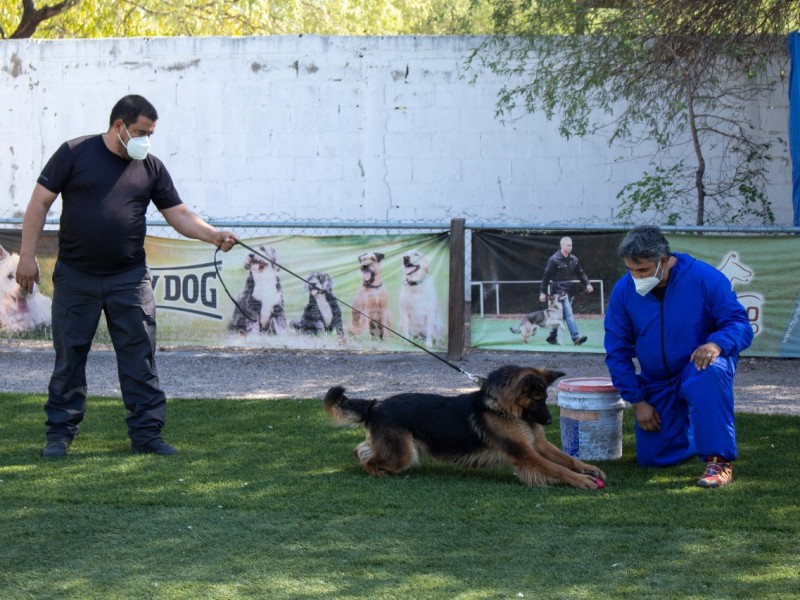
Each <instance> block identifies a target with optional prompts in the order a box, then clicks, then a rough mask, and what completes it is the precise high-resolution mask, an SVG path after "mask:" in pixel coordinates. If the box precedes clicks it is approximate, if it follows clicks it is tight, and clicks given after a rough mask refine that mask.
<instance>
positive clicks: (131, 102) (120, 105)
mask: <svg viewBox="0 0 800 600" xmlns="http://www.w3.org/2000/svg"><path fill="white" fill-rule="evenodd" d="M140 116H142V117H145V118H147V119H150V120H151V121H158V112H156V108H155V106H153V105H152V104H150V102H148V100H147V99H146V98H144V97H143V96H137V95H136V94H128V95H127V96H123V97H122V98H120V100H119V101H118V102H117V103H116V104H115V105H114V108H112V109H111V117H110V118H109V120H108V126H109V127H111V126H112V125H113V124H114V121H116V120H117V119H122V122H123V123H125V126H126V127H127V126H128V125H130V124H131V123H136V121H137V119H138V118H139V117H140Z"/></svg>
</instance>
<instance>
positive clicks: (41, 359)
mask: <svg viewBox="0 0 800 600" xmlns="http://www.w3.org/2000/svg"><path fill="white" fill-rule="evenodd" d="M53 357H54V354H53V351H52V349H50V348H49V345H48V344H46V343H42V342H20V341H16V340H0V391H5V392H28V393H39V394H43V393H46V391H47V383H48V380H49V378H50V373H51V370H52V367H53ZM157 361H158V369H159V373H160V376H161V383H162V386H163V387H164V390H165V391H166V393H167V396H168V397H170V398H234V399H235V398H322V396H323V395H324V394H325V392H326V391H327V389H328V388H329V387H330V386H332V385H343V386H344V387H346V388H347V389H348V390H349V391H350V392H352V393H353V394H354V395H356V394H357V395H362V396H365V397H382V396H386V395H389V394H393V393H398V392H407V391H413V390H424V391H433V392H439V393H445V394H448V393H456V392H459V391H469V390H472V389H474V385H473V384H472V382H471V381H470V380H469V379H467V377H466V376H464V375H463V374H462V373H459V372H458V371H456V370H454V369H451V368H450V367H448V366H447V365H445V364H444V363H442V362H440V361H438V360H436V359H434V358H433V357H431V356H428V355H427V354H424V353H421V352H419V353H417V352H415V353H394V354H353V353H339V352H336V353H303V352H294V351H276V350H231V349H227V348H226V349H217V348H214V349H209V348H204V349H162V350H161V351H160V352H159V353H158V356H157ZM456 364H457V365H458V366H459V367H460V368H462V369H464V370H465V371H467V372H470V373H475V374H478V375H483V374H486V373H488V372H489V371H491V370H492V369H494V368H496V367H499V366H501V365H505V364H527V365H535V366H540V367H547V368H551V369H558V370H560V371H563V372H565V373H566V374H567V376H568V377H599V376H607V371H606V368H605V363H604V361H603V355H601V354H570V353H541V354H540V353H536V354H534V353H527V354H526V353H522V352H513V353H505V352H493V351H471V352H469V353H467V354H466V356H465V357H464V360H462V361H459V362H457V363H456ZM797 375H798V361H797V360H796V359H777V358H743V359H742V360H741V361H740V363H739V370H738V373H737V375H736V382H735V388H736V410H737V411H738V412H746V413H764V414H787V415H800V380H799V378H798V376H797ZM87 379H88V384H89V391H90V393H91V394H92V395H96V396H118V395H119V383H118V381H117V373H116V358H115V355H114V353H113V351H111V350H109V349H106V348H98V349H95V350H93V351H92V353H91V354H90V355H89V362H88V365H87Z"/></svg>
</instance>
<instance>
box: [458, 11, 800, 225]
mask: <svg viewBox="0 0 800 600" xmlns="http://www.w3.org/2000/svg"><path fill="white" fill-rule="evenodd" d="M493 18H494V23H495V31H496V32H497V33H498V34H499V33H512V34H514V35H496V36H492V37H490V38H489V39H487V40H486V41H485V42H484V43H483V44H482V45H481V46H480V47H479V48H478V49H477V50H476V52H475V53H474V54H473V56H472V57H471V58H470V61H469V64H470V66H471V67H472V68H474V69H475V70H476V72H478V73H479V71H478V67H483V68H487V69H489V70H490V71H492V72H494V73H496V74H499V75H501V76H503V77H504V78H506V79H507V80H508V81H509V82H510V83H508V85H506V86H505V87H504V88H503V89H502V91H501V92H500V95H499V97H498V103H497V106H498V114H499V115H500V116H501V117H503V118H508V119H514V118H517V117H519V116H522V115H524V114H527V113H533V112H542V113H543V114H544V115H545V116H546V117H547V118H548V119H558V121H559V131H560V133H561V135H562V136H564V137H566V138H569V137H571V136H586V135H605V136H606V137H607V139H608V141H609V144H613V143H625V144H629V145H633V146H641V147H642V148H643V151H644V152H648V153H651V154H652V156H653V163H652V164H653V165H661V168H660V170H656V171H654V172H652V173H649V174H645V177H644V178H643V179H642V180H640V181H639V182H636V183H633V184H631V185H630V186H628V187H627V188H625V189H623V190H622V192H621V196H620V197H621V199H622V200H623V204H622V210H621V214H622V215H627V216H630V215H632V214H633V213H635V212H639V211H650V212H648V215H650V216H652V215H654V214H655V215H659V216H666V217H667V218H668V219H669V220H671V222H678V221H681V222H683V221H685V220H686V219H687V216H691V217H696V224H698V225H701V224H703V223H704V222H706V221H707V222H711V223H732V222H737V221H741V220H745V219H748V218H753V217H754V218H755V219H756V220H760V221H762V222H764V223H772V222H774V215H773V213H772V210H771V207H770V203H769V200H768V198H767V196H766V193H765V191H764V190H765V186H766V183H767V181H766V177H767V174H768V169H769V164H770V161H771V160H772V156H771V154H770V152H769V151H770V141H771V140H770V139H769V136H770V135H771V134H770V133H769V132H765V131H761V130H759V129H757V128H755V127H753V126H752V124H751V114H750V113H749V112H748V110H749V108H750V107H751V106H752V103H753V102H755V101H756V100H758V99H761V100H763V99H764V98H765V97H767V96H768V95H769V94H770V93H771V92H772V91H773V90H774V88H775V86H776V85H777V84H778V82H779V78H780V76H781V73H782V72H783V68H784V67H785V62H786V54H785V51H784V37H785V35H786V34H787V33H789V32H790V31H792V30H794V29H795V28H796V27H797V23H798V22H800V1H799V0H787V1H783V2H763V1H762V0H741V1H739V2H728V1H727V0H709V1H705V2H696V1H695V0H667V1H663V2H638V1H628V0H616V1H601V0H594V1H593V0H586V1H585V2H573V1H571V0H540V1H538V2H527V1H514V0H502V1H500V2H498V3H497V10H496V11H495V12H494V13H493ZM478 76H479V74H478V75H475V77H478ZM643 143H646V144H647V145H646V146H642V144H643ZM690 163H691V164H690ZM671 164H676V165H677V166H678V168H673V167H669V166H666V165H671ZM628 192H636V193H630V194H629V193H628ZM661 193H668V194H669V195H666V196H662V195H660V194H661ZM650 209H653V210H654V212H652V211H651V210H650Z"/></svg>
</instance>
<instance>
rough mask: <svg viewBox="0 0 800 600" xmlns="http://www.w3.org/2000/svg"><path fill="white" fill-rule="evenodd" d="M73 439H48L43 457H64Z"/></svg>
mask: <svg viewBox="0 0 800 600" xmlns="http://www.w3.org/2000/svg"><path fill="white" fill-rule="evenodd" d="M71 443H72V440H71V439H69V438H58V439H52V440H47V443H46V444H45V446H44V448H42V458H64V457H65V456H66V455H67V450H68V449H69V445H70V444H71Z"/></svg>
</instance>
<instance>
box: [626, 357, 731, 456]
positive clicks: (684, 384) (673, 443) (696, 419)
mask: <svg viewBox="0 0 800 600" xmlns="http://www.w3.org/2000/svg"><path fill="white" fill-rule="evenodd" d="M735 373H736V365H735V361H732V360H730V359H729V358H724V357H722V356H720V357H718V358H717V359H716V360H715V361H714V364H713V365H711V366H709V367H708V368H707V369H705V370H703V371H700V370H698V369H697V367H695V366H694V363H691V362H690V363H688V364H687V365H686V367H685V368H684V369H683V372H682V373H681V374H680V375H678V376H677V377H675V378H674V379H672V380H670V381H645V382H644V386H645V389H646V390H647V401H648V402H649V403H650V404H652V405H653V407H654V408H655V409H656V410H657V411H658V414H659V415H661V429H660V430H659V431H643V430H642V429H640V428H639V425H638V423H637V424H636V455H637V458H638V460H639V464H641V465H644V466H658V467H662V466H667V465H673V464H676V463H679V462H682V461H683V460H685V459H687V458H689V457H691V456H695V455H697V456H699V457H700V458H705V457H706V456H722V457H724V458H725V459H727V460H735V459H736V457H737V450H736V425H735V422H734V414H733V376H734V374H735Z"/></svg>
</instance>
